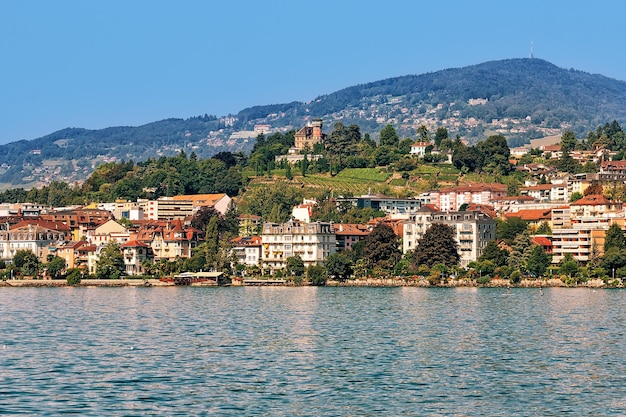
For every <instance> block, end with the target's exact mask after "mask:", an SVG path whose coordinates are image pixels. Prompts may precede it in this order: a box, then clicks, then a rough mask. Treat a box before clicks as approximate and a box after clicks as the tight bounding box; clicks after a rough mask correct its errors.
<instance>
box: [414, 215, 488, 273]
mask: <svg viewBox="0 0 626 417" xmlns="http://www.w3.org/2000/svg"><path fill="white" fill-rule="evenodd" d="M433 223H443V224H446V225H448V226H451V227H452V228H454V230H455V232H456V234H455V240H456V242H457V243H458V245H459V255H460V258H461V259H460V265H461V266H463V267H466V266H467V265H468V264H469V263H470V262H473V261H475V260H476V259H478V258H479V257H480V255H482V252H483V248H484V247H485V246H486V245H487V243H488V242H489V241H491V240H495V238H496V222H495V221H494V220H493V219H492V218H491V217H489V216H488V215H487V214H485V213H483V212H481V211H453V212H441V211H434V210H433V209H432V208H430V207H423V208H422V209H420V210H419V211H418V212H417V213H415V214H412V215H411V216H410V218H409V220H407V221H405V222H404V228H403V235H402V251H403V253H406V252H408V251H410V250H417V251H419V246H418V244H419V240H420V239H421V238H422V237H423V236H424V233H426V231H427V230H428V229H429V228H430V226H431V225H432V224H433Z"/></svg>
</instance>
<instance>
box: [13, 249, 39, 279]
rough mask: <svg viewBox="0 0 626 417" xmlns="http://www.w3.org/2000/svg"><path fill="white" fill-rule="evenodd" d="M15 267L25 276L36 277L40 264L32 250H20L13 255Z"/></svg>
mask: <svg viewBox="0 0 626 417" xmlns="http://www.w3.org/2000/svg"><path fill="white" fill-rule="evenodd" d="M13 266H15V267H16V268H18V269H19V270H20V271H21V272H22V274H24V275H28V276H36V275H38V273H39V267H40V262H39V259H38V258H37V255H35V254H34V253H33V252H32V251H31V250H28V249H19V250H17V251H16V252H15V255H13Z"/></svg>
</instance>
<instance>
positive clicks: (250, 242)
mask: <svg viewBox="0 0 626 417" xmlns="http://www.w3.org/2000/svg"><path fill="white" fill-rule="evenodd" d="M231 242H232V243H233V244H234V245H235V246H261V236H237V237H236V238H234V239H232V240H231Z"/></svg>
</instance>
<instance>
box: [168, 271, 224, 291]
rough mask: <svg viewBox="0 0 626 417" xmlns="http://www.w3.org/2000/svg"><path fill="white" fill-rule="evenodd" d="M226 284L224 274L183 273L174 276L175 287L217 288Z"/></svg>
mask: <svg viewBox="0 0 626 417" xmlns="http://www.w3.org/2000/svg"><path fill="white" fill-rule="evenodd" d="M225 283H226V282H225V277H224V273H223V272H183V273H182V274H178V275H176V276H174V285H195V286H209V287H210V286H214V287H217V286H218V285H223V284H225Z"/></svg>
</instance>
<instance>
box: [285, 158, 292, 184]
mask: <svg viewBox="0 0 626 417" xmlns="http://www.w3.org/2000/svg"><path fill="white" fill-rule="evenodd" d="M285 178H287V179H288V180H292V179H293V174H292V173H291V164H290V163H289V162H287V165H285Z"/></svg>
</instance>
